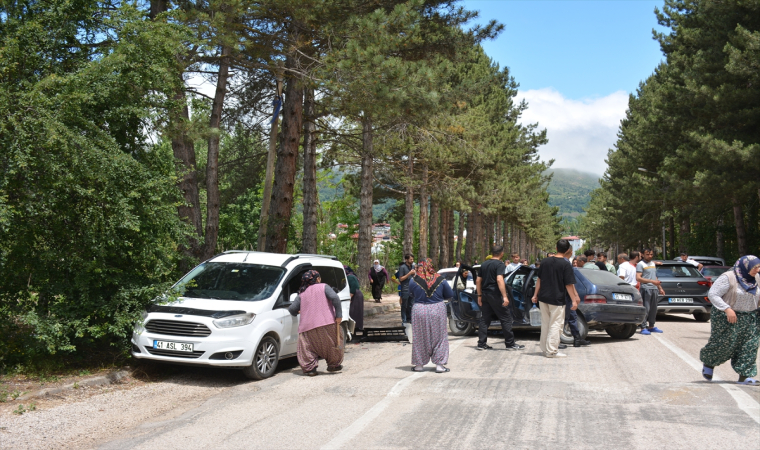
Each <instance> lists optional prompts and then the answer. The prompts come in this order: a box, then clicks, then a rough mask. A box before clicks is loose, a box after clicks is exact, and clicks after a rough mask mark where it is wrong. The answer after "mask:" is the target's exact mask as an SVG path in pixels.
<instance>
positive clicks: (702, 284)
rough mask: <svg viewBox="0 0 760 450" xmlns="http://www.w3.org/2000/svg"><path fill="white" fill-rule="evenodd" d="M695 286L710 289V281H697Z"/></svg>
mask: <svg viewBox="0 0 760 450" xmlns="http://www.w3.org/2000/svg"><path fill="white" fill-rule="evenodd" d="M697 284H698V285H700V286H707V287H711V286H712V281H710V280H707V281H703V280H699V281H697Z"/></svg>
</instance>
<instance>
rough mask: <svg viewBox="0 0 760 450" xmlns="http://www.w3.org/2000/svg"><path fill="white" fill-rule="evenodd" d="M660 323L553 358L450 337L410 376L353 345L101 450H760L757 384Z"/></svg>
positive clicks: (388, 353)
mask: <svg viewBox="0 0 760 450" xmlns="http://www.w3.org/2000/svg"><path fill="white" fill-rule="evenodd" d="M388 317H391V316H390V315H389V316H388ZM380 320H382V318H381V319H380ZM658 326H659V327H661V328H662V329H663V330H665V333H664V334H662V335H656V336H641V335H639V334H636V335H634V336H633V337H632V338H631V339H628V340H624V341H616V340H613V339H611V338H609V337H608V336H607V335H606V334H604V333H592V334H591V335H590V340H591V342H592V345H591V346H590V347H587V348H580V349H577V348H572V347H571V348H569V349H568V350H567V353H568V357H567V358H563V359H548V358H544V357H542V356H541V355H540V353H539V349H538V334H536V333H520V334H518V341H519V342H522V343H524V344H525V345H526V349H525V350H524V351H522V352H507V351H506V350H504V349H503V348H502V347H503V345H499V344H498V342H497V341H498V339H497V337H490V338H489V340H490V343H491V344H492V345H494V350H491V351H476V350H475V345H476V338H475V337H465V338H455V337H450V344H451V356H450V362H449V367H450V368H451V372H450V373H447V374H436V373H434V372H433V369H434V367H433V366H431V365H429V366H428V367H427V368H428V369H429V371H426V372H424V373H421V374H418V373H412V372H411V371H410V359H411V347H410V346H409V345H402V344H398V343H378V344H360V345H349V347H348V350H347V354H346V360H345V370H344V371H343V373H341V374H327V373H326V372H323V373H322V374H321V375H320V376H317V377H314V378H308V377H304V376H302V375H301V374H300V369H299V368H298V367H297V365H296V364H293V363H292V362H291V363H288V364H285V365H284V366H283V368H282V370H280V371H279V372H278V373H277V374H276V375H275V376H274V377H273V378H271V379H268V380H264V381H262V382H253V383H241V384H238V385H235V386H232V387H229V388H226V389H225V390H223V391H222V392H221V393H219V394H217V395H215V396H213V397H211V398H209V399H207V400H206V401H205V402H203V403H202V404H200V405H199V406H197V407H194V408H191V409H188V410H184V411H183V413H182V414H179V415H176V416H174V417H170V416H171V415H168V416H167V418H166V419H165V420H163V419H162V418H153V419H151V420H145V422H144V423H142V424H141V425H139V426H137V427H135V428H131V429H129V430H126V431H124V432H123V433H122V434H121V436H118V437H116V438H115V439H112V440H110V441H109V442H106V443H103V444H102V447H101V448H104V449H125V448H144V449H152V450H153V449H157V448H158V449H162V450H168V449H192V448H199V449H200V448H211V447H215V448H241V449H242V448H259V449H278V448H326V449H330V448H335V449H339V448H346V449H365V448H399V449H401V448H454V447H456V448H463V449H467V448H496V447H510V448H526V449H527V448H563V449H564V448H590V449H593V448H600V449H609V448H616V449H628V448H630V449H633V448H637V449H643V448H647V449H651V448H684V449H702V448H704V449H717V448H726V449H735V450H741V449H758V448H760V404H759V403H758V402H760V387H744V386H736V385H735V384H734V383H733V382H734V381H735V378H736V376H735V374H734V372H733V371H732V370H731V368H730V365H724V366H721V367H719V368H718V369H717V371H716V373H717V375H718V376H719V377H722V378H723V379H724V380H730V382H729V381H723V382H713V383H707V382H705V381H703V380H702V377H701V375H700V371H699V370H698V369H699V362H698V355H699V349H700V348H701V346H702V345H704V343H705V342H706V341H707V338H708V336H709V324H704V323H697V322H695V321H694V320H692V319H691V318H690V317H689V316H668V317H667V318H665V319H663V320H661V321H660V322H659V323H658ZM320 370H324V367H320ZM134 413H135V414H139V412H138V411H134Z"/></svg>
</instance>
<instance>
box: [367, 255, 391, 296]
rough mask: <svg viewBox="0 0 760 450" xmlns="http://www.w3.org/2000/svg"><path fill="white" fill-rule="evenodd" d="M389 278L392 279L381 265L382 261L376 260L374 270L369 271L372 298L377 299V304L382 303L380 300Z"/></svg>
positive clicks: (373, 265)
mask: <svg viewBox="0 0 760 450" xmlns="http://www.w3.org/2000/svg"><path fill="white" fill-rule="evenodd" d="M388 278H390V277H389V276H388V271H387V270H385V267H383V266H381V265H380V260H379V259H376V260H375V261H374V263H373V264H372V268H370V269H369V282H370V283H371V284H372V298H374V299H375V303H380V299H382V297H383V287H384V286H385V282H386V281H387V280H388Z"/></svg>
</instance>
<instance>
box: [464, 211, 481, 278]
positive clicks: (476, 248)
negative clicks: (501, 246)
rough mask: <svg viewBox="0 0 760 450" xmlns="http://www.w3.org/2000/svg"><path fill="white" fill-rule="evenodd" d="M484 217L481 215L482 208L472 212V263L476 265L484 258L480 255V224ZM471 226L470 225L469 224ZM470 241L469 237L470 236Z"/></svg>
mask: <svg viewBox="0 0 760 450" xmlns="http://www.w3.org/2000/svg"><path fill="white" fill-rule="evenodd" d="M481 218H482V215H481V213H480V207H479V206H478V207H477V208H476V209H475V211H473V212H472V262H473V264H475V263H476V262H478V263H479V262H482V260H481V258H483V255H481V254H480V252H481V250H482V249H481V248H480V247H481V243H480V241H481V239H480V233H481V228H480V222H481ZM468 225H469V224H468ZM468 240H469V236H468Z"/></svg>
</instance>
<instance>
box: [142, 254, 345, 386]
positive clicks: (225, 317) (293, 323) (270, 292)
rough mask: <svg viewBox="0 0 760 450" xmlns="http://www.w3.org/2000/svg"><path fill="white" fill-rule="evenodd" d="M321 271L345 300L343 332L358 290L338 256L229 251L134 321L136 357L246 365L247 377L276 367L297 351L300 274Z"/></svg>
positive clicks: (268, 373) (262, 375)
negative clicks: (353, 290)
mask: <svg viewBox="0 0 760 450" xmlns="http://www.w3.org/2000/svg"><path fill="white" fill-rule="evenodd" d="M307 270H316V271H318V272H319V274H320V275H321V278H322V282H323V283H326V284H328V285H329V286H331V287H332V288H333V289H334V290H335V292H337V293H338V296H339V297H340V299H341V302H342V304H341V306H342V309H343V322H342V326H343V331H344V335H345V336H350V333H353V331H354V325H355V322H354V321H353V320H351V318H350V317H349V315H348V309H349V303H350V300H351V295H350V294H349V290H348V281H347V280H346V272H345V270H344V269H343V265H342V264H341V263H340V262H339V261H338V260H337V258H335V257H334V256H324V255H308V254H295V255H287V254H279V253H262V252H252V251H250V252H249V251H228V252H224V253H222V254H220V255H217V256H215V257H213V258H211V259H209V260H208V261H205V262H204V263H202V264H200V265H198V266H197V267H196V268H194V269H193V270H191V271H190V272H189V273H188V274H187V275H185V276H184V277H182V279H181V280H180V281H178V282H177V284H175V285H174V289H176V292H177V293H178V295H179V298H178V299H177V301H173V302H171V303H166V304H160V303H158V304H155V305H152V306H151V307H150V308H148V310H147V311H146V312H145V313H144V314H143V320H142V321H141V322H139V323H137V324H136V325H135V330H134V332H133V334H132V356H133V357H135V358H138V359H151V360H155V361H164V362H172V363H182V364H198V365H206V366H219V367H239V368H241V369H243V372H244V373H245V375H246V376H248V377H249V378H252V379H257V380H258V379H262V378H267V377H270V376H272V375H273V374H274V371H275V369H276V368H277V363H278V361H279V360H281V359H284V358H289V357H292V356H295V355H296V346H297V343H298V319H299V316H296V317H293V316H291V315H290V313H289V312H288V306H290V304H291V301H292V300H293V299H294V298H295V294H297V293H298V288H299V287H300V285H301V275H302V274H303V273H304V272H305V271H307Z"/></svg>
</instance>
